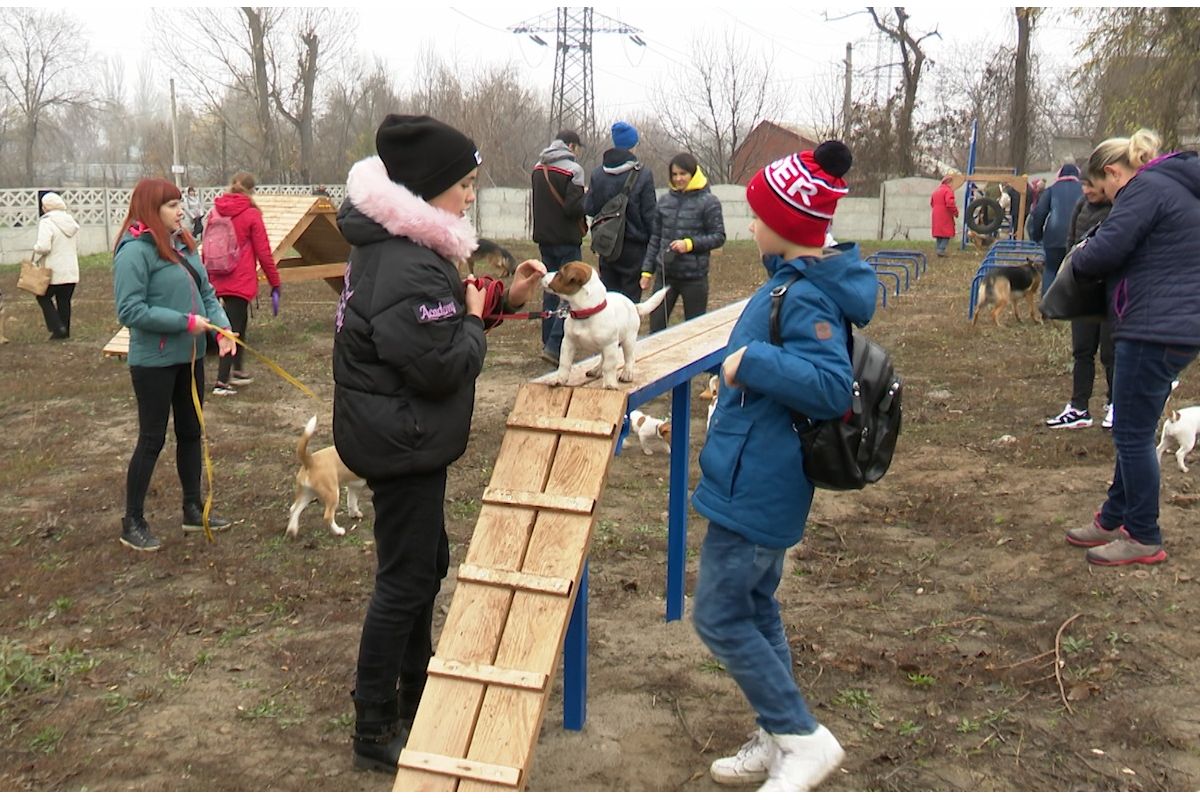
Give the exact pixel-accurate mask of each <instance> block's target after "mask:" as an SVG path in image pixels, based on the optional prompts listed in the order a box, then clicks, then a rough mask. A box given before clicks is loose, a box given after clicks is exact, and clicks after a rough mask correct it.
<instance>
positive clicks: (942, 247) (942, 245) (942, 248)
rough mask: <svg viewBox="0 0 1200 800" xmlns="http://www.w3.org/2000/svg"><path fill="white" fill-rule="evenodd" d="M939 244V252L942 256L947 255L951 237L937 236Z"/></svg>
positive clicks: (936, 239)
mask: <svg viewBox="0 0 1200 800" xmlns="http://www.w3.org/2000/svg"><path fill="white" fill-rule="evenodd" d="M934 241H936V242H937V252H938V253H939V254H941V255H943V256H944V255H946V245H948V244H950V237H949V236H937V237H935V238H934Z"/></svg>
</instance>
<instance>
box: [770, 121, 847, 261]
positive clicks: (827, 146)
mask: <svg viewBox="0 0 1200 800" xmlns="http://www.w3.org/2000/svg"><path fill="white" fill-rule="evenodd" d="M852 163H853V158H852V157H851V155H850V149H849V148H848V147H846V145H844V144H842V143H841V142H838V141H828V142H824V143H822V144H821V145H820V146H818V147H817V149H815V150H805V151H803V152H800V153H792V154H791V155H789V156H785V157H783V158H781V159H779V160H778V161H775V162H773V163H771V164H768V165H767V166H765V167H763V168H762V169H760V170H759V171H758V173H757V174H756V175H755V176H754V177H753V178H751V179H750V183H749V184H747V185H746V201H747V202H748V203H749V204H750V208H751V209H752V210H753V211H754V213H755V215H756V216H757V217H758V218H759V220H760V221H761V222H762V223H763V224H765V225H766V226H767V227H768V228H770V229H771V230H772V231H774V232H775V233H777V234H779V235H780V236H781V237H783V238H784V239H786V240H787V241H789V242H792V243H793V244H798V245H802V246H804V247H818V248H819V247H822V246H824V244H825V235H826V234H827V233H828V232H829V226H830V224H831V223H832V222H833V213H834V211H835V210H837V204H838V201H839V200H841V199H842V198H843V197H845V196H846V193H847V192H848V191H849V190H848V189H847V188H846V182H845V181H844V180H842V176H843V175H845V174H846V173H847V172H848V171H849V170H850V165H851V164H852Z"/></svg>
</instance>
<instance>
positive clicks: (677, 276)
mask: <svg viewBox="0 0 1200 800" xmlns="http://www.w3.org/2000/svg"><path fill="white" fill-rule="evenodd" d="M670 173H671V191H669V192H668V193H667V194H666V195H665V196H664V197H663V198H662V199H661V200H659V201H658V211H657V213H656V214H655V215H654V228H653V230H652V232H651V234H650V244H649V246H647V248H646V261H645V263H644V264H643V265H642V281H641V286H642V289H643V290H646V289H649V288H650V286H651V283H653V285H654V289H655V291H657V290H659V289H661V288H662V287H663V286H664V285H666V287H667V296H666V298H665V299H664V300H663V303H662V305H660V306H659V307H658V308H657V309H655V310H654V312H653V313H651V315H650V330H651V331H652V332H654V331H661V330H662V329H663V328H666V327H667V320H668V319H669V318H670V316H671V311H672V310H674V308H675V300H676V299H678V298H683V318H684V319H685V320H687V319H692V318H693V317H698V316H700V315H701V314H703V313H704V312H706V311H707V310H708V254H709V252H710V251H712V250H715V249H717V248H718V247H720V246H721V245H723V244H725V220H724V218H723V217H722V215H721V201H720V200H718V199H717V197H716V195H714V194H713V193H712V192H711V191H710V190H709V188H708V178H706V177H705V175H704V173H703V172H702V171H701V170H700V165H699V164H698V163H697V162H696V157H695V156H693V155H692V154H691V153H680V154H679V155H677V156H675V157H674V158H672V159H671V165H670Z"/></svg>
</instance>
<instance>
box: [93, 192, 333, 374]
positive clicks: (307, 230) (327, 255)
mask: <svg viewBox="0 0 1200 800" xmlns="http://www.w3.org/2000/svg"><path fill="white" fill-rule="evenodd" d="M254 202H255V203H256V204H257V205H258V208H259V210H260V211H262V215H263V225H264V227H265V228H266V229H267V242H268V244H270V246H271V255H272V256H273V257H274V258H275V264H276V266H278V267H279V280H280V281H281V282H283V283H292V282H295V281H310V280H324V281H325V282H326V283H328V284H329V285H330V286H332V287H333V288H334V289H336V290H337V291H339V292H340V291H341V290H342V279H343V276H344V275H345V273H346V259H347V258H349V257H350V244H349V243H348V242H347V241H346V240H345V239H343V238H342V233H341V231H339V230H338V226H337V208H336V207H335V206H334V205H333V203H332V201H330V199H329V198H328V197H325V196H324V195H317V196H296V195H285V194H256V195H255V196H254ZM265 279H266V278H265V276H263V274H262V270H259V280H265ZM103 352H104V355H105V356H108V357H116V358H125V356H126V355H128V354H129V330H128V329H126V328H121V330H119V331H117V334H116V335H115V336H113V337H112V339H110V340H109V342H108V344H106V345H105V346H104V351H103Z"/></svg>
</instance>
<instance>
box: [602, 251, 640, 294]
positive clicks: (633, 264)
mask: <svg viewBox="0 0 1200 800" xmlns="http://www.w3.org/2000/svg"><path fill="white" fill-rule="evenodd" d="M645 258H646V243H645V242H631V241H629V240H628V239H626V240H625V244H624V245H623V246H622V247H621V255H620V256H619V257H618V258H615V259H613V260H611V261H610V260H609V259H607V258H602V259H600V280H602V281H604V288H606V289H608V290H609V291H610V292H620V293H621V294H623V295H625V296H626V297H628V298H629V299H630V300H632V301H633V302H635V303H640V302H642V286H641V283H642V261H644V260H645Z"/></svg>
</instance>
